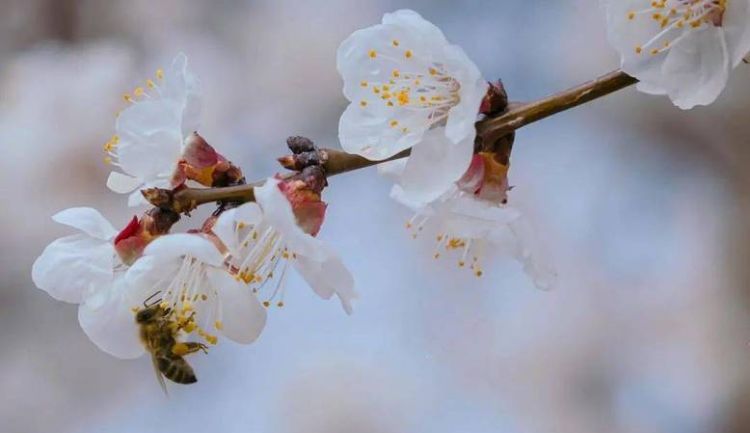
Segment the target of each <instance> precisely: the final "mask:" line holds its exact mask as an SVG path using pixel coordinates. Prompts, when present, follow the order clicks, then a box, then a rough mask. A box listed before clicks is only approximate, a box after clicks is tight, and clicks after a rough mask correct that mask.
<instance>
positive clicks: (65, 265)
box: [31, 235, 114, 304]
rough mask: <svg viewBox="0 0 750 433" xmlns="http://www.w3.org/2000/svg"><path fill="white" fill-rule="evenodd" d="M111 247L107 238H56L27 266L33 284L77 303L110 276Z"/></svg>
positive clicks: (105, 285)
mask: <svg viewBox="0 0 750 433" xmlns="http://www.w3.org/2000/svg"><path fill="white" fill-rule="evenodd" d="M113 266H114V248H113V247H112V244H111V243H109V242H107V241H102V240H98V239H94V238H90V237H88V236H84V235H73V236H68V237H64V238H61V239H57V240H55V241H54V242H52V243H51V244H49V245H48V246H47V247H46V248H45V249H44V251H43V252H42V254H41V255H40V256H39V258H37V259H36V261H35V262H34V265H33V266H32V268H31V278H32V280H33V281H34V284H36V286H37V287H38V288H40V289H42V290H44V291H45V292H47V293H49V294H50V296H52V297H53V298H55V299H57V300H60V301H64V302H71V303H76V304H77V303H81V302H82V301H83V300H84V299H85V297H86V296H88V295H89V294H91V293H93V292H95V291H96V290H98V289H99V288H100V287H109V286H110V285H111V284H112V279H113Z"/></svg>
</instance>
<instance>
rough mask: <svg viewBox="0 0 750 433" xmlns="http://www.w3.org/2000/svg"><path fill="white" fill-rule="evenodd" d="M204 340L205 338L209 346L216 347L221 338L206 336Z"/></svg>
mask: <svg viewBox="0 0 750 433" xmlns="http://www.w3.org/2000/svg"><path fill="white" fill-rule="evenodd" d="M203 338H205V339H206V341H208V343H209V344H212V345H214V346H215V345H216V343H218V342H219V338H218V337H216V336H215V335H210V334H206V335H205V336H204V337H203Z"/></svg>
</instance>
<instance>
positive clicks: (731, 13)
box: [603, 0, 750, 109]
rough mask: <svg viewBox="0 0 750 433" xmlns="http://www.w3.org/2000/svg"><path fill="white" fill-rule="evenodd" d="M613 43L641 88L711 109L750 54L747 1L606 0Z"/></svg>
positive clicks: (686, 106)
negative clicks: (731, 73)
mask: <svg viewBox="0 0 750 433" xmlns="http://www.w3.org/2000/svg"><path fill="white" fill-rule="evenodd" d="M603 1H604V3H605V5H606V8H607V19H608V25H609V39H610V41H611V43H612V44H613V45H614V46H615V48H616V49H617V50H618V51H619V52H620V55H621V57H622V68H623V70H624V71H625V72H627V73H628V74H630V75H632V76H634V77H636V78H638V79H639V80H640V83H639V84H638V88H639V89H640V90H641V91H643V92H645V93H651V94H657V95H665V94H666V95H669V97H670V99H671V100H672V102H674V103H675V105H677V106H678V107H680V108H683V109H690V108H693V107H694V106H696V105H708V104H710V103H712V102H714V101H715V100H716V98H717V97H718V96H719V94H721V92H722V91H723V90H724V87H725V86H726V84H727V81H728V79H729V73H730V72H731V70H732V69H733V68H734V67H736V66H737V65H739V64H740V62H742V59H743V57H745V56H747V54H748V52H750V1H748V0H657V1H651V0H603Z"/></svg>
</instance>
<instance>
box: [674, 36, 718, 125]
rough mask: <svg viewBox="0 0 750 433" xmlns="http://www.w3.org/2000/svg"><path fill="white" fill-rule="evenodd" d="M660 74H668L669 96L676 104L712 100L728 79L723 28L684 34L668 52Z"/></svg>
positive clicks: (690, 106)
mask: <svg viewBox="0 0 750 433" xmlns="http://www.w3.org/2000/svg"><path fill="white" fill-rule="evenodd" d="M662 73H663V74H664V75H665V76H667V77H669V80H670V84H669V86H668V93H669V97H670V98H671V99H672V101H673V102H674V103H675V105H677V106H678V107H680V108H682V109H685V110H687V109H690V108H693V107H694V106H696V105H708V104H711V103H712V102H714V101H715V100H716V98H717V97H718V96H719V94H721V92H722V91H723V90H724V87H725V86H726V84H727V81H728V80H729V57H728V54H727V48H726V43H725V41H724V33H723V31H722V30H721V29H720V28H716V27H710V28H706V29H704V30H700V31H696V32H693V33H691V34H689V35H688V36H686V37H685V39H683V40H682V42H680V43H679V44H676V45H675V46H674V47H672V49H671V50H670V51H669V54H668V55H667V58H666V60H665V61H664V65H663V66H662Z"/></svg>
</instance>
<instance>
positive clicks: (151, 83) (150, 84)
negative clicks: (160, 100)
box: [146, 79, 156, 89]
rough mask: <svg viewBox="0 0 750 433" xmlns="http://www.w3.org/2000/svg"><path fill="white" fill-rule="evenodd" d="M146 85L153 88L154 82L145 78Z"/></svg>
mask: <svg viewBox="0 0 750 433" xmlns="http://www.w3.org/2000/svg"><path fill="white" fill-rule="evenodd" d="M146 87H148V88H149V89H153V88H154V87H156V83H154V81H153V80H151V79H148V80H146Z"/></svg>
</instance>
